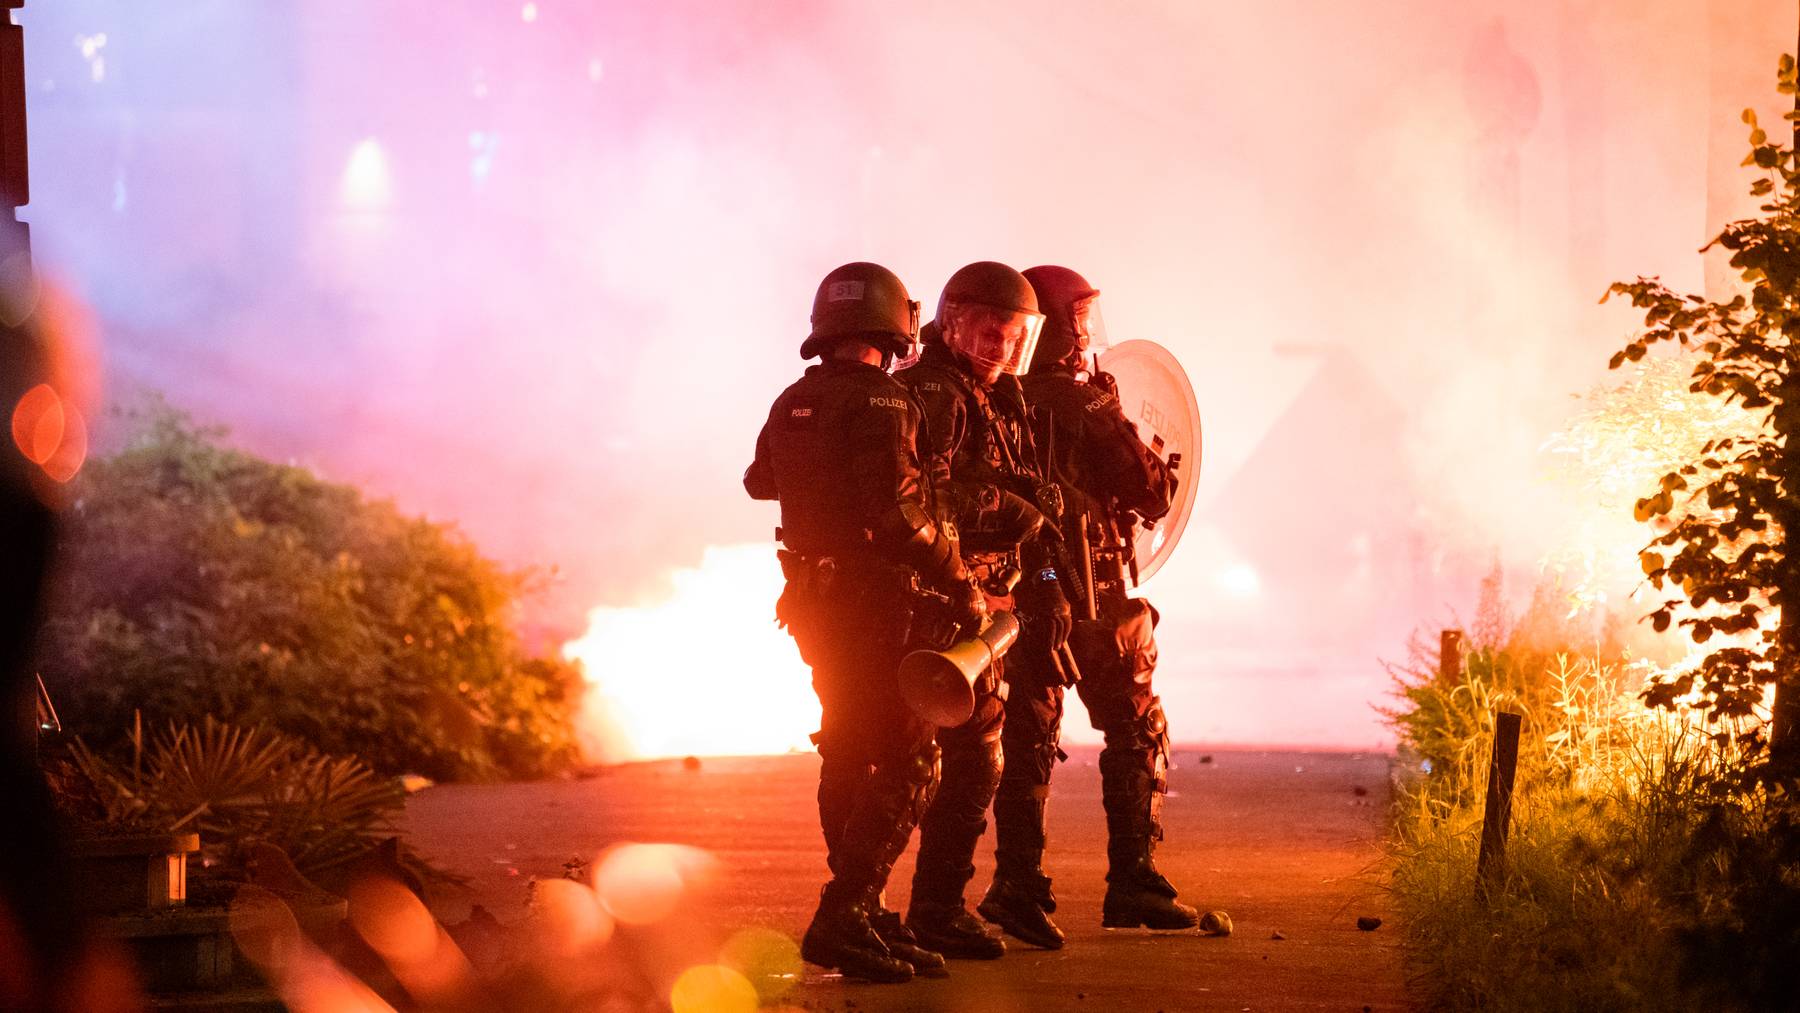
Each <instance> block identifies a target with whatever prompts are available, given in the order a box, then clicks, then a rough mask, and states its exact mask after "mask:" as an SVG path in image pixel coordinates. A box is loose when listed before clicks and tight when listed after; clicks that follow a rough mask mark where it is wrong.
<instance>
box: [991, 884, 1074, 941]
mask: <svg viewBox="0 0 1800 1013" xmlns="http://www.w3.org/2000/svg"><path fill="white" fill-rule="evenodd" d="M975 910H976V911H978V912H980V914H981V917H983V918H986V919H987V920H988V921H990V922H993V923H994V924H995V925H998V926H1000V928H1002V929H1004V930H1005V931H1006V933H1007V935H1010V936H1013V937H1015V938H1018V939H1021V940H1024V941H1025V942H1027V943H1030V944H1031V945H1033V946H1038V947H1042V948H1043V949H1046V950H1060V949H1062V945H1063V933H1062V930H1061V929H1059V928H1057V927H1056V923H1055V922H1053V921H1051V920H1050V912H1052V911H1055V910H1056V898H1055V896H1053V895H1052V894H1051V893H1050V878H1049V877H1048V876H1045V875H1044V874H1043V873H1041V872H1040V873H1038V874H1036V875H1035V876H1010V875H1003V874H1001V873H998V872H997V873H995V874H994V883H993V885H992V886H990V887H988V892H987V896H986V897H983V898H982V899H981V903H980V904H979V905H977V906H976V908H975Z"/></svg>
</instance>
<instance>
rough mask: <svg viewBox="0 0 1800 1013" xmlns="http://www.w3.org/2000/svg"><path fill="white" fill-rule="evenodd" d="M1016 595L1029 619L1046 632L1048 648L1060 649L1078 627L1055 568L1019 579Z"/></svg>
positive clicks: (1033, 624)
mask: <svg viewBox="0 0 1800 1013" xmlns="http://www.w3.org/2000/svg"><path fill="white" fill-rule="evenodd" d="M1013 596H1014V598H1015V599H1016V600H1017V601H1018V603H1019V611H1020V612H1022V613H1024V615H1025V619H1026V621H1027V622H1029V623H1031V625H1032V626H1033V627H1035V628H1041V629H1042V630H1044V631H1045V633H1046V635H1047V636H1048V638H1049V643H1048V646H1049V649H1050V650H1052V651H1057V650H1061V649H1062V646H1063V644H1065V643H1067V642H1068V640H1069V632H1070V631H1071V630H1073V629H1074V627H1075V614H1074V611H1073V610H1072V609H1070V608H1069V599H1068V597H1067V596H1066V595H1064V594H1063V590H1062V582H1061V581H1060V580H1057V579H1056V570H1055V569H1054V568H1052V567H1048V566H1046V567H1044V568H1043V569H1041V570H1039V571H1037V572H1036V573H1033V574H1031V575H1030V576H1029V577H1026V578H1025V579H1024V580H1023V581H1020V582H1019V586H1018V588H1017V589H1015V590H1014V592H1013Z"/></svg>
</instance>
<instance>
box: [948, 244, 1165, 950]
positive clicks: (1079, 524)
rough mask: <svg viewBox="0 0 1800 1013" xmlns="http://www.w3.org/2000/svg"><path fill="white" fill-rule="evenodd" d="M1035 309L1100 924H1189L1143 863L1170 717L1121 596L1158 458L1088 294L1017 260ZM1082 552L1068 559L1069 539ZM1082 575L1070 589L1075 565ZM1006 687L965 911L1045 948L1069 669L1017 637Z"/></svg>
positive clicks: (1056, 934) (1159, 494)
mask: <svg viewBox="0 0 1800 1013" xmlns="http://www.w3.org/2000/svg"><path fill="white" fill-rule="evenodd" d="M1025 277H1026V278H1027V279H1029V280H1030V282H1031V286H1032V289H1033V290H1034V292H1035V293H1036V296H1037V300H1038V305H1039V306H1040V307H1042V309H1043V311H1044V313H1045V315H1046V320H1045V324H1044V332H1043V335H1042V337H1041V338H1040V340H1039V341H1038V345H1037V348H1036V350H1035V354H1034V357H1033V359H1032V361H1031V368H1030V371H1029V373H1028V374H1027V375H1026V376H1025V378H1024V384H1023V386H1024V391H1025V399H1026V401H1027V403H1028V404H1029V405H1030V407H1031V411H1032V413H1033V418H1034V421H1035V423H1036V424H1037V426H1038V429H1039V433H1040V434H1041V435H1040V440H1039V443H1040V445H1041V446H1040V449H1043V450H1045V451H1047V452H1048V455H1049V456H1050V457H1051V458H1052V459H1051V460H1048V461H1046V462H1044V468H1045V470H1046V471H1048V472H1050V473H1051V474H1050V476H1049V477H1051V478H1053V479H1057V480H1059V481H1058V483H1057V485H1056V486H1055V488H1056V489H1057V490H1058V495H1059V498H1060V499H1061V500H1062V512H1061V517H1060V518H1059V519H1058V523H1059V526H1060V527H1061V529H1062V530H1063V532H1064V535H1065V538H1064V539H1063V541H1062V543H1061V544H1062V546H1063V547H1064V548H1065V549H1069V550H1071V552H1065V553H1064V554H1063V560H1064V562H1065V565H1064V566H1063V568H1062V573H1061V574H1060V576H1061V577H1062V578H1063V579H1064V581H1065V589H1066V590H1068V591H1069V592H1070V593H1069V597H1070V598H1071V599H1074V600H1075V602H1076V611H1077V618H1076V622H1075V630H1074V633H1073V635H1072V636H1071V638H1070V641H1069V645H1070V647H1071V648H1072V651H1073V654H1074V656H1075V660H1076V662H1077V664H1076V666H1075V667H1076V669H1078V674H1079V677H1080V681H1079V682H1078V683H1076V690H1077V692H1078V693H1079V694H1080V695H1081V700H1082V703H1083V704H1084V705H1085V706H1086V707H1087V711H1088V715H1089V718H1090V720H1091V721H1092V723H1093V725H1094V727H1095V729H1097V730H1098V731H1100V732H1101V733H1103V735H1104V736H1105V746H1104V748H1103V749H1102V751H1101V753H1100V777H1101V800H1102V805H1103V806H1104V808H1105V810H1106V826H1107V838H1108V844H1107V865H1108V871H1107V874H1106V880H1107V888H1106V899H1105V902H1104V907H1103V911H1102V924H1103V925H1105V926H1108V927H1137V926H1147V927H1149V928H1153V929H1183V928H1192V927H1193V926H1194V925H1195V924H1197V922H1198V917H1197V915H1196V913H1195V911H1194V909H1193V908H1191V907H1189V906H1187V905H1185V904H1183V903H1181V902H1180V901H1179V900H1177V899H1176V890H1175V888H1174V887H1173V886H1171V885H1170V883H1169V881H1168V880H1167V879H1165V878H1164V877H1163V876H1162V874H1161V873H1159V872H1158V871H1157V869H1156V865H1155V862H1154V859H1153V853H1154V849H1155V846H1156V843H1157V842H1158V841H1160V840H1161V839H1162V835H1163V832H1162V821H1161V808H1162V799H1163V796H1164V794H1166V793H1167V791H1168V780H1167V771H1168V756H1169V733H1168V723H1167V721H1166V719H1165V718H1164V715H1163V709H1162V703H1161V701H1160V700H1159V699H1158V698H1157V696H1156V694H1155V692H1154V690H1153V689H1152V687H1151V673H1152V672H1153V671H1154V669H1155V667H1156V642H1155V640H1154V637H1153V635H1152V631H1153V628H1154V627H1155V624H1156V618H1157V615H1156V610H1155V609H1154V608H1152V607H1151V606H1150V603H1149V602H1147V601H1145V600H1144V599H1142V598H1134V597H1131V596H1129V595H1128V594H1127V591H1128V581H1127V579H1126V573H1127V570H1128V566H1127V565H1126V563H1127V559H1128V554H1129V553H1130V551H1131V545H1132V536H1133V533H1134V532H1133V526H1134V525H1135V524H1136V523H1138V520H1139V519H1140V518H1141V519H1142V520H1144V521H1155V520H1157V519H1159V518H1161V517H1162V516H1164V515H1165V514H1166V513H1167V512H1168V510H1169V502H1170V495H1171V493H1172V491H1173V486H1172V479H1171V476H1170V473H1169V469H1168V468H1167V467H1166V466H1165V465H1164V464H1163V462H1162V461H1161V460H1160V459H1159V458H1158V457H1157V456H1156V455H1155V454H1153V453H1151V451H1150V450H1149V448H1147V447H1145V446H1144V444H1143V442H1142V441H1141V440H1140V439H1139V438H1138V435H1137V431H1136V429H1134V428H1133V427H1132V425H1131V423H1130V422H1129V421H1127V420H1126V418H1125V415H1124V412H1123V411H1122V409H1121V408H1120V405H1119V398H1118V391H1117V389H1116V387H1115V386H1114V385H1113V384H1112V383H1111V377H1109V376H1107V375H1106V374H1104V373H1100V372H1099V371H1098V368H1097V364H1096V362H1095V361H1094V358H1093V355H1094V353H1095V352H1096V351H1097V350H1098V347H1099V346H1101V345H1103V344H1104V330H1103V329H1102V327H1101V325H1100V315H1099V305H1098V299H1099V295H1100V293H1099V291H1098V290H1097V289H1095V288H1094V287H1093V286H1092V285H1089V284H1088V282H1087V280H1086V279H1085V278H1083V277H1082V276H1081V275H1079V274H1077V273H1075V272H1074V271H1071V270H1069V269H1068V268H1066V267H1048V266H1046V267H1034V268H1032V269H1031V270H1029V271H1026V272H1025ZM1084 544H1085V545H1086V546H1087V547H1088V551H1087V552H1085V553H1084V554H1085V555H1086V557H1087V558H1085V559H1074V558H1072V555H1073V552H1075V551H1079V547H1080V546H1082V545H1084ZM1082 575H1085V576H1086V578H1087V585H1088V586H1085V587H1081V586H1069V585H1070V584H1071V583H1072V584H1075V585H1079V584H1080V583H1081V576H1082ZM1008 669H1009V671H1008V677H1009V682H1010V684H1011V685H1010V695H1009V697H1008V699H1007V704H1006V721H1005V726H1004V727H1005V734H1004V737H1003V743H1004V747H1005V750H1006V755H1007V764H1006V772H1005V776H1004V777H1003V778H1002V780H1001V782H1000V787H999V791H998V792H997V794H996V797H995V800H994V823H995V828H994V836H995V841H996V844H995V848H994V858H995V866H996V867H995V872H994V882H993V886H992V887H991V888H990V889H989V890H988V892H987V895H986V896H985V897H984V898H983V900H982V902H981V904H980V905H979V907H978V910H979V911H980V912H981V914H982V916H983V917H985V918H987V919H988V920H989V921H992V922H994V923H996V924H998V925H1000V926H1001V927H1002V928H1003V929H1005V930H1006V931H1007V932H1008V933H1009V934H1011V935H1013V936H1016V937H1018V938H1020V939H1023V940H1025V941H1026V942H1029V943H1032V944H1034V945H1037V946H1042V947H1047V948H1050V949H1056V948H1058V947H1060V946H1062V943H1063V934H1062V932H1061V931H1060V930H1059V929H1058V928H1057V926H1056V924H1055V923H1054V922H1053V921H1052V920H1051V918H1050V914H1051V912H1053V911H1054V910H1055V909H1056V901H1055V898H1054V895H1053V894H1052V893H1051V890H1050V879H1049V877H1048V876H1046V875H1045V874H1044V871H1043V867H1042V859H1043V854H1044V805H1045V801H1046V800H1047V799H1048V797H1049V785H1050V772H1051V768H1052V766H1053V765H1054V764H1055V762H1056V759H1057V756H1058V748H1057V741H1058V738H1059V736H1060V734H1061V723H1062V706H1063V690H1064V688H1065V680H1066V679H1067V678H1068V677H1069V675H1071V674H1073V673H1067V672H1065V671H1064V670H1063V669H1062V668H1061V667H1060V666H1059V665H1057V664H1056V663H1055V659H1054V658H1053V656H1052V654H1051V652H1049V651H1048V650H1046V649H1045V645H1044V644H1042V643H1032V642H1029V641H1026V642H1022V643H1021V644H1020V645H1019V647H1018V648H1015V649H1014V651H1013V652H1012V654H1011V655H1009V657H1008Z"/></svg>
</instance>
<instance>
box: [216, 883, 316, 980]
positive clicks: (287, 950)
mask: <svg viewBox="0 0 1800 1013" xmlns="http://www.w3.org/2000/svg"><path fill="white" fill-rule="evenodd" d="M225 917H226V924H227V925H228V926H229V927H230V929H231V938H232V941H233V942H235V943H237V948H238V951H239V952H240V953H242V954H243V955H244V956H245V957H247V958H248V959H249V960H250V962H251V963H253V964H255V965H256V966H257V967H259V968H261V969H262V970H263V972H264V973H266V974H268V975H270V976H271V977H276V976H279V975H281V974H283V973H285V972H286V971H287V970H288V969H289V968H290V967H291V966H292V965H293V964H294V963H295V962H296V961H297V960H298V959H299V957H300V954H301V951H302V949H303V948H304V947H303V944H302V941H301V938H300V924H299V923H298V922H296V921H295V920H294V913H293V912H292V911H290V910H289V909H288V906H287V905H286V904H283V903H282V902H281V899H280V898H278V897H276V896H275V895H274V894H272V893H270V892H269V891H267V890H263V889H261V888H259V887H254V886H247V887H244V888H243V889H241V890H239V891H238V892H237V894H236V896H234V897H232V899H231V907H230V908H229V909H228V910H227V912H226V916H225Z"/></svg>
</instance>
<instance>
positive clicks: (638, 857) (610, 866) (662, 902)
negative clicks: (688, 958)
mask: <svg viewBox="0 0 1800 1013" xmlns="http://www.w3.org/2000/svg"><path fill="white" fill-rule="evenodd" d="M712 866H713V859H712V856H710V855H708V854H706V852H704V851H700V850H699V849H697V848H687V847H682V846H680V845H675V844H621V845H618V846H617V847H614V848H610V849H608V850H607V851H606V852H605V853H604V854H602V855H601V856H600V860H599V862H598V863H596V865H595V868H594V892H595V893H596V894H598V895H599V897H600V904H601V906H602V907H603V908H605V910H606V911H607V912H608V913H609V914H611V915H612V916H613V917H614V918H617V919H618V920H619V921H621V922H624V923H626V924H627V925H648V924H651V923H652V922H659V921H662V920H663V919H665V918H667V917H669V916H670V915H671V914H674V913H675V910H676V909H677V908H678V907H680V906H681V903H682V900H683V899H684V898H685V897H686V896H687V895H688V894H689V892H690V890H691V888H692V887H694V886H696V885H698V884H699V883H700V881H701V880H702V879H703V878H704V877H705V876H706V875H707V874H708V873H709V872H710V871H711V868H712Z"/></svg>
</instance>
